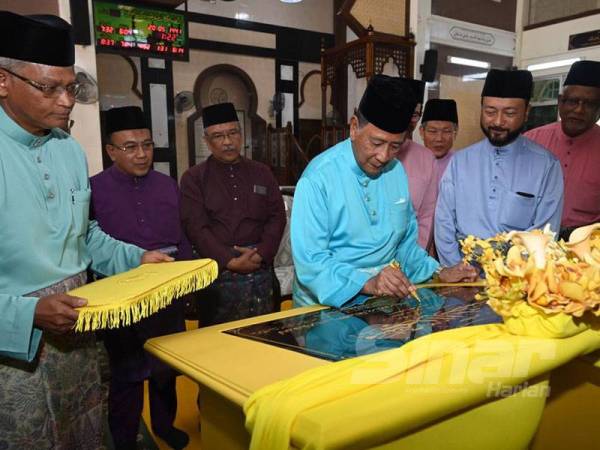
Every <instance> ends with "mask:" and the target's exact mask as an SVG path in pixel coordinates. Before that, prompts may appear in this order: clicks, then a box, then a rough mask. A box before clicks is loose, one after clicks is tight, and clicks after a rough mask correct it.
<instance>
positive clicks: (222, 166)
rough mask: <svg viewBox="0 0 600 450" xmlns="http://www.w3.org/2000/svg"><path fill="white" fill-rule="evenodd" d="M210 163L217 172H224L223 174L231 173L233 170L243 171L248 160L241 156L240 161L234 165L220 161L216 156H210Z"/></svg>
mask: <svg viewBox="0 0 600 450" xmlns="http://www.w3.org/2000/svg"><path fill="white" fill-rule="evenodd" d="M208 158H209V161H210V162H211V163H212V164H214V166H215V167H216V168H217V170H219V171H222V172H223V173H225V172H230V171H232V170H239V169H241V168H242V167H243V166H244V164H245V162H246V158H244V157H243V156H242V155H240V159H239V160H237V161H236V162H234V163H225V162H223V161H219V160H218V159H217V158H215V157H214V156H212V155H211V156H209V157H208Z"/></svg>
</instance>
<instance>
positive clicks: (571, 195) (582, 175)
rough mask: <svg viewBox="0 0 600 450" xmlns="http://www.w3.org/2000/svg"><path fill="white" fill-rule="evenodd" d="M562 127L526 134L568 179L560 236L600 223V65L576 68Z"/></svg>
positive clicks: (562, 104) (561, 101) (562, 107)
mask: <svg viewBox="0 0 600 450" xmlns="http://www.w3.org/2000/svg"><path fill="white" fill-rule="evenodd" d="M558 113H559V115H560V122H554V123H551V124H549V125H544V126H542V127H539V128H535V129H533V130H530V131H528V132H527V133H525V136H526V137H528V138H529V139H531V140H533V141H535V142H537V143H538V144H540V145H543V146H544V147H546V148H547V149H548V150H550V151H551V152H552V153H553V154H554V155H555V156H556V157H557V158H558V159H559V160H560V165H561V167H562V171H563V177H564V180H565V194H564V195H565V202H564V208H563V215H562V220H561V233H560V236H561V237H562V238H564V239H567V238H568V236H569V234H570V233H571V231H572V230H573V228H576V227H579V226H582V225H587V224H590V223H594V222H600V126H598V125H597V124H596V122H597V121H598V119H599V118H600V62H599V61H578V62H576V63H574V64H573V65H572V66H571V69H570V70H569V73H568V75H567V78H566V79H565V83H564V87H563V92H562V94H561V95H559V97H558Z"/></svg>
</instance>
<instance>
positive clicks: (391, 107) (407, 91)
mask: <svg viewBox="0 0 600 450" xmlns="http://www.w3.org/2000/svg"><path fill="white" fill-rule="evenodd" d="M416 106H417V102H416V101H415V97H414V94H413V92H412V90H411V88H410V85H409V83H408V82H407V81H405V80H402V79H400V78H397V77H389V76H387V75H375V76H374V77H373V78H371V81H369V84H368V85H367V89H366V90H365V93H364V94H363V96H362V99H361V100H360V104H359V106H358V110H359V111H360V112H361V114H362V115H363V117H364V118H365V119H367V120H368V121H369V123H372V124H373V125H374V126H376V127H377V128H379V129H381V130H383V131H387V132H388V133H393V134H397V133H402V132H404V131H406V129H407V128H408V125H409V123H410V119H411V117H412V115H413V113H414V112H415V107H416Z"/></svg>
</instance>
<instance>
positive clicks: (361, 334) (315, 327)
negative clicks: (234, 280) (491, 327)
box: [224, 286, 502, 361]
mask: <svg viewBox="0 0 600 450" xmlns="http://www.w3.org/2000/svg"><path fill="white" fill-rule="evenodd" d="M479 290H480V288H470V287H454V286H453V287H444V288H427V289H425V288H422V289H419V290H418V294H419V298H420V302H418V301H417V300H415V299H414V298H412V297H406V298H402V299H398V298H391V297H378V298H371V299H369V300H367V301H366V302H365V303H364V304H362V305H354V306H348V307H344V308H340V309H327V310H322V311H314V312H310V313H305V314H300V315H297V316H294V317H289V318H285V319H278V320H271V321H268V322H263V323H259V324H254V325H249V326H246V327H240V328H234V329H231V330H226V331H224V332H225V333H228V334H232V335H234V336H239V337H242V338H246V339H252V340H255V341H260V342H263V343H265V344H270V345H276V346H279V347H283V348H286V349H289V350H293V351H297V352H300V353H304V354H307V355H310V356H314V357H317V358H322V359H327V360H330V361H339V360H342V359H347V358H353V357H356V356H361V355H365V354H369V353H376V352H380V351H383V350H389V349H391V348H397V347H401V346H402V345H404V344H405V343H407V342H409V341H411V340H413V339H416V338H418V337H420V336H424V335H427V334H430V333H435V332H438V331H443V330H447V329H451V328H459V327H467V326H471V325H482V324H488V323H500V322H502V319H501V318H500V316H498V315H496V313H494V312H493V311H492V310H491V309H490V308H489V306H487V305H486V304H485V302H481V301H475V300H474V296H475V294H476V293H477V292H479Z"/></svg>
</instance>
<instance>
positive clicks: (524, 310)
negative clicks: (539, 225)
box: [461, 224, 600, 334]
mask: <svg viewBox="0 0 600 450" xmlns="http://www.w3.org/2000/svg"><path fill="white" fill-rule="evenodd" d="M582 228H584V229H582ZM582 228H578V229H576V230H575V231H573V233H572V235H571V237H570V239H569V242H566V243H565V242H563V241H560V242H556V241H555V240H554V233H552V232H551V231H550V229H549V228H548V227H546V228H545V229H544V230H533V231H528V232H516V231H513V232H509V233H501V234H498V235H497V236H494V237H492V238H490V239H479V238H476V237H473V236H468V237H467V238H466V239H464V241H462V242H461V244H462V251H463V254H464V255H465V256H464V261H465V262H467V263H475V264H478V265H480V266H481V268H482V269H483V271H484V272H485V276H486V282H487V283H486V288H485V290H484V294H483V295H480V297H479V299H487V301H488V304H489V305H490V306H491V307H492V309H494V311H496V312H497V313H498V314H499V315H501V316H502V317H503V318H504V319H505V322H506V323H507V325H508V324H509V322H508V321H507V319H515V318H520V319H522V318H523V317H532V316H534V315H535V314H534V313H535V311H531V310H530V308H533V309H534V310H537V311H538V313H539V314H538V315H537V316H538V317H537V319H539V318H540V317H542V318H548V319H553V320H556V319H557V317H558V318H561V319H564V320H563V322H564V323H565V324H566V323H567V320H568V321H569V322H572V321H571V319H572V318H583V316H584V314H586V317H587V314H591V315H593V316H596V317H598V316H600V224H597V225H590V226H588V227H582ZM563 315H567V316H568V317H563ZM553 316H556V317H553ZM590 320H592V319H591V316H590ZM580 322H581V320H577V323H580ZM579 328H580V327H576V329H579ZM571 331H573V330H571ZM559 334H561V333H559ZM570 334H573V333H570Z"/></svg>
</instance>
